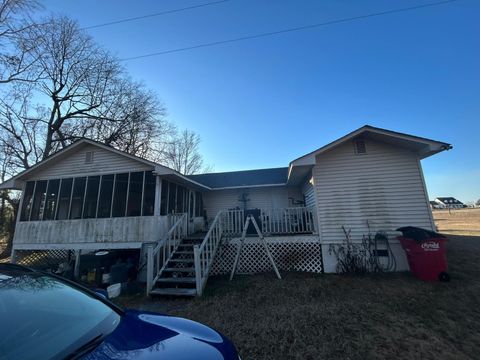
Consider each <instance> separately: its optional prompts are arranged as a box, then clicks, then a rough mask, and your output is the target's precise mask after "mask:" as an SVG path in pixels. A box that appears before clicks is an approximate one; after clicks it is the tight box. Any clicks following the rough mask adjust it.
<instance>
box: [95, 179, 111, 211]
mask: <svg viewBox="0 0 480 360" xmlns="http://www.w3.org/2000/svg"><path fill="white" fill-rule="evenodd" d="M114 178H115V175H113V174H110V175H103V176H102V181H101V185H100V197H99V200H98V212H97V217H98V218H108V217H110V212H111V210H112V195H113V181H114Z"/></svg>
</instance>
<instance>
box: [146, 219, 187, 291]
mask: <svg viewBox="0 0 480 360" xmlns="http://www.w3.org/2000/svg"><path fill="white" fill-rule="evenodd" d="M169 216H170V224H171V225H170V230H169V231H168V232H167V233H166V234H165V236H163V237H162V239H160V240H159V241H158V242H157V243H156V245H151V246H149V247H148V250H147V295H148V294H149V293H150V291H151V290H152V288H153V286H154V285H155V283H156V282H157V280H158V278H159V276H160V274H161V272H162V270H163V268H164V267H165V266H166V264H167V263H168V260H170V258H171V256H172V254H173V253H174V252H175V250H176V249H177V247H178V245H179V244H180V242H181V241H182V239H183V238H184V237H185V236H186V235H187V231H188V227H187V226H188V219H187V214H174V215H169Z"/></svg>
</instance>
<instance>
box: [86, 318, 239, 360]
mask: <svg viewBox="0 0 480 360" xmlns="http://www.w3.org/2000/svg"><path fill="white" fill-rule="evenodd" d="M237 358H238V357H237V352H236V350H235V347H234V346H233V344H232V343H231V342H230V341H229V340H228V339H226V338H225V337H224V336H222V335H221V334H219V333H218V332H216V331H215V330H213V329H211V328H209V327H207V326H205V325H202V324H199V323H197V322H195V321H191V320H187V319H183V318H177V317H173V316H166V315H159V314H155V313H149V312H139V311H134V310H127V311H126V312H125V315H124V316H123V317H122V320H121V321H120V324H119V325H118V326H117V328H116V329H115V330H114V331H113V332H112V333H111V334H109V335H108V336H107V337H106V338H105V340H104V341H103V342H102V343H101V344H100V345H99V346H98V347H97V348H95V350H93V351H92V352H90V353H88V354H86V355H85V356H84V357H83V359H87V360H94V359H95V360H110V359H138V360H144V359H149V360H153V359H161V360H170V359H172V360H173V359H175V360H193V359H195V360H207V359H208V360H217V359H218V360H223V359H228V360H234V359H235V360H237Z"/></svg>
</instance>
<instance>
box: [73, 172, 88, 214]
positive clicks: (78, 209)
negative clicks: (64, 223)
mask: <svg viewBox="0 0 480 360" xmlns="http://www.w3.org/2000/svg"><path fill="white" fill-rule="evenodd" d="M86 182H87V178H84V177H80V178H75V180H74V181H73V191H72V201H71V203H70V219H80V218H81V217H82V210H83V198H84V196H85V184H86Z"/></svg>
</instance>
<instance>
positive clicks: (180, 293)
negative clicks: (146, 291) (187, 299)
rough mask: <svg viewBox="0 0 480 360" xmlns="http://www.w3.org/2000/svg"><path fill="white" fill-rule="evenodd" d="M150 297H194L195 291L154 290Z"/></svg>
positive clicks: (179, 289)
mask: <svg viewBox="0 0 480 360" xmlns="http://www.w3.org/2000/svg"><path fill="white" fill-rule="evenodd" d="M150 295H172V296H196V295H197V289H181V288H155V289H153V290H152V291H150Z"/></svg>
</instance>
